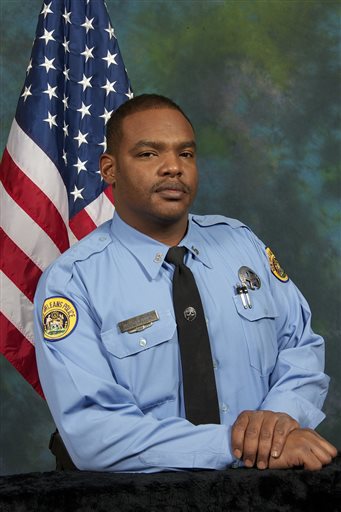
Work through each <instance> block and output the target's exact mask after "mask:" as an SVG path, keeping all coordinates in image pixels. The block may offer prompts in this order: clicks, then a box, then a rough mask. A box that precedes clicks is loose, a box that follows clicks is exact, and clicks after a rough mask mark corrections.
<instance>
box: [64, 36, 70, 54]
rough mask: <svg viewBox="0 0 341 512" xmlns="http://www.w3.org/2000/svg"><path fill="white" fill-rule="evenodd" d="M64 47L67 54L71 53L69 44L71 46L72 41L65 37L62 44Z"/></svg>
mask: <svg viewBox="0 0 341 512" xmlns="http://www.w3.org/2000/svg"><path fill="white" fill-rule="evenodd" d="M62 44H63V46H64V51H65V53H66V52H69V53H70V48H69V44H70V41H67V39H66V37H65V36H64V42H63V43H62Z"/></svg>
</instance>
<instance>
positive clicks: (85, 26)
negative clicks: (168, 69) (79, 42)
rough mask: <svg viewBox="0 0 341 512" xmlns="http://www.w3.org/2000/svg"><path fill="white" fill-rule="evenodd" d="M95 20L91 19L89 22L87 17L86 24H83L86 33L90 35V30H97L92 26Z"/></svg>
mask: <svg viewBox="0 0 341 512" xmlns="http://www.w3.org/2000/svg"><path fill="white" fill-rule="evenodd" d="M94 19H95V18H91V20H89V18H87V17H86V16H85V22H84V23H82V25H81V27H84V28H85V29H86V33H88V32H89V30H95V29H94V27H93V26H92V22H93V21H94Z"/></svg>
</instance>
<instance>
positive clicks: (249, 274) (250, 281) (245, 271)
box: [238, 267, 261, 290]
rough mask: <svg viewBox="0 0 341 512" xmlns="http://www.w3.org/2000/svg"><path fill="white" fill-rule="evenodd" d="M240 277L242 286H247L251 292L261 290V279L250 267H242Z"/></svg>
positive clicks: (239, 271) (239, 272)
mask: <svg viewBox="0 0 341 512" xmlns="http://www.w3.org/2000/svg"><path fill="white" fill-rule="evenodd" d="M238 277H239V279H240V281H241V282H242V284H243V285H245V286H247V287H248V288H249V289H250V290H259V288H260V287H261V280H260V278H259V277H258V276H257V274H256V273H255V272H254V271H253V270H251V269H250V268H249V267H240V269H239V270H238Z"/></svg>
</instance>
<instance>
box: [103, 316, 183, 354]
mask: <svg viewBox="0 0 341 512" xmlns="http://www.w3.org/2000/svg"><path fill="white" fill-rule="evenodd" d="M175 330H176V322H175V319H174V316H173V313H172V312H171V311H164V312H159V320H158V321H156V322H154V323H153V324H152V325H151V326H150V327H148V328H147V329H145V330H143V331H140V332H134V333H132V334H129V333H128V332H123V333H122V332H120V330H119V328H118V327H117V325H115V327H114V328H113V329H110V330H109V331H106V332H104V333H102V335H101V336H102V341H103V343H104V345H105V347H106V349H107V350H108V352H110V353H111V354H112V355H114V356H115V357H118V358H119V359H122V358H124V357H128V356H132V355H134V354H138V353H140V352H144V351H145V350H148V349H150V348H152V347H155V346H157V345H160V344H161V343H164V342H166V341H169V340H171V339H172V338H173V336H174V334H175Z"/></svg>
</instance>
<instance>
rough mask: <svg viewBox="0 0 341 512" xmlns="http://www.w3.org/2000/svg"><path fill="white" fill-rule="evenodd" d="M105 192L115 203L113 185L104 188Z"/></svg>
mask: <svg viewBox="0 0 341 512" xmlns="http://www.w3.org/2000/svg"><path fill="white" fill-rule="evenodd" d="M104 194H105V195H106V196H107V197H108V199H109V200H110V201H111V202H112V204H114V196H113V194H112V187H110V186H109V187H107V188H105V189H104Z"/></svg>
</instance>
